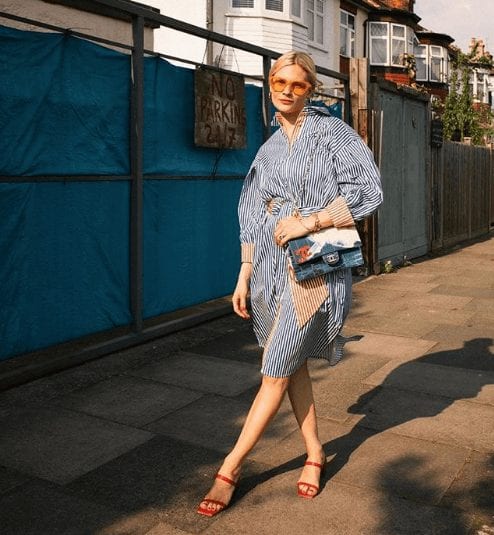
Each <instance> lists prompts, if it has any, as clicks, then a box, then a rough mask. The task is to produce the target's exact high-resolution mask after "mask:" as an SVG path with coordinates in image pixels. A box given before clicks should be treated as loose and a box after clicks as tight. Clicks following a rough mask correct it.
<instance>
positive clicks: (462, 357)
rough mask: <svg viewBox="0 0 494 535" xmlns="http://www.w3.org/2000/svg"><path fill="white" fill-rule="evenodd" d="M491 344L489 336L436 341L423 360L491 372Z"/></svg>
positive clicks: (493, 364)
mask: <svg viewBox="0 0 494 535" xmlns="http://www.w3.org/2000/svg"><path fill="white" fill-rule="evenodd" d="M491 346H492V339H490V338H475V339H473V340H468V341H463V340H458V339H457V340H454V339H449V340H447V341H443V342H438V343H437V345H435V346H434V348H433V349H432V352H430V353H426V354H425V355H424V357H423V360H424V361H425V362H427V363H428V364H440V365H441V366H451V367H456V368H465V369H469V370H480V371H488V372H493V371H494V354H493V353H492V352H491Z"/></svg>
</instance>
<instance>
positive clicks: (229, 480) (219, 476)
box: [215, 474, 237, 487]
mask: <svg viewBox="0 0 494 535" xmlns="http://www.w3.org/2000/svg"><path fill="white" fill-rule="evenodd" d="M215 477H216V479H220V480H221V481H225V483H228V484H229V485H231V486H232V487H236V486H237V482H236V481H233V479H230V478H229V477H226V476H222V475H221V474H216V476H215Z"/></svg>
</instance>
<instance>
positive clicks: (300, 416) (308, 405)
mask: <svg viewBox="0 0 494 535" xmlns="http://www.w3.org/2000/svg"><path fill="white" fill-rule="evenodd" d="M288 397H289V398H290V403H291V404H292V409H293V412H294V414H295V418H296V419H297V422H298V425H299V427H300V430H301V432H302V436H303V438H304V442H305V448H306V450H307V460H308V461H312V462H316V463H321V464H322V463H323V462H324V460H325V454H324V450H323V448H322V445H321V441H320V439H319V434H318V429H317V419H316V408H315V403H314V395H313V393H312V382H311V379H310V376H309V370H308V369H307V362H305V363H304V364H303V365H302V366H301V367H300V368H299V369H298V370H297V371H296V372H295V373H294V374H293V375H292V377H291V379H290V384H289V386H288ZM320 476H321V470H320V469H319V468H317V467H315V466H311V465H308V466H304V469H303V471H302V474H301V476H300V480H299V481H304V482H306V483H310V484H312V485H316V486H319V480H320ZM301 490H302V491H303V492H308V493H309V494H315V493H316V492H315V489H313V488H311V487H308V486H307V487H305V486H303V485H302V486H301Z"/></svg>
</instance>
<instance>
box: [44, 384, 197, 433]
mask: <svg viewBox="0 0 494 535" xmlns="http://www.w3.org/2000/svg"><path fill="white" fill-rule="evenodd" d="M203 395H204V394H202V393H200V392H196V391H193V390H187V389H184V388H179V387H176V386H172V385H165V384H163V383H157V382H155V381H150V380H148V379H141V378H139V377H131V376H117V377H112V378H111V379H108V380H106V381H102V382H101V383H98V384H96V385H93V386H90V387H89V388H83V389H80V390H77V391H76V392H74V393H72V394H68V395H66V396H62V397H60V398H57V399H56V400H54V401H53V403H54V404H56V405H57V406H61V407H65V408H68V409H72V410H75V411H79V412H84V413H86V414H91V415H93V416H98V417H99V418H104V419H106V420H111V421H113V422H118V423H122V424H126V425H130V426H134V427H142V426H144V425H146V424H148V423H150V422H152V421H154V420H157V419H159V418H162V417H163V416H165V415H166V414H169V413H171V412H174V411H176V410H177V409H180V408H182V407H185V406H186V405H188V404H189V403H191V402H192V401H195V400H197V399H199V398H200V397H202V396H203Z"/></svg>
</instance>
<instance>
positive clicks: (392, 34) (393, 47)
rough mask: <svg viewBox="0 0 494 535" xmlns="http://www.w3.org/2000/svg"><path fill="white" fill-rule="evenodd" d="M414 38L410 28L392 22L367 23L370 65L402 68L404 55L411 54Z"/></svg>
mask: <svg viewBox="0 0 494 535" xmlns="http://www.w3.org/2000/svg"><path fill="white" fill-rule="evenodd" d="M415 41H416V37H415V34H414V32H413V30H412V29H411V28H409V27H408V26H405V25H404V24H394V23H393V22H369V60H370V63H371V65H382V66H387V67H389V66H393V67H403V66H404V63H403V58H404V56H405V54H413V53H414V48H415Z"/></svg>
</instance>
